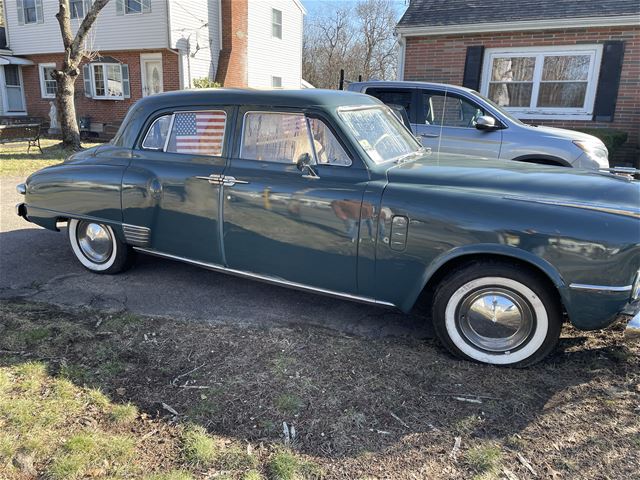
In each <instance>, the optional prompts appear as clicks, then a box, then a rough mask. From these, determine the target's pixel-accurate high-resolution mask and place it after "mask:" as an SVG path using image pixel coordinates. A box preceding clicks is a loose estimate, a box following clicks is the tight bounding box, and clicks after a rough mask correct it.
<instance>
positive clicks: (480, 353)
mask: <svg viewBox="0 0 640 480" xmlns="http://www.w3.org/2000/svg"><path fill="white" fill-rule="evenodd" d="M432 314H433V323H434V328H435V331H436V334H437V336H438V338H439V340H440V341H441V343H442V344H443V345H444V346H445V347H447V348H448V349H449V350H450V351H451V352H452V353H454V354H455V355H457V356H459V357H462V358H465V359H468V360H474V361H477V362H481V363H488V364H494V365H509V366H519V367H522V366H527V365H531V364H534V363H536V362H538V361H540V360H541V359H542V358H544V357H545V356H547V355H548V354H549V353H550V352H551V351H552V350H553V349H554V347H555V346H556V344H557V343H558V339H559V337H560V329H561V326H562V312H561V308H560V305H559V302H558V300H557V299H556V296H555V292H554V291H553V290H552V287H550V286H549V285H548V282H546V281H545V279H544V278H541V277H540V275H538V274H536V273H533V272H530V271H528V270H525V269H523V268H522V267H521V266H519V265H514V264H509V263H497V262H477V263H473V264H469V265H468V266H466V267H464V268H463V269H461V270H458V271H455V272H452V273H450V274H449V275H447V276H446V277H445V278H443V280H442V282H441V283H440V285H439V286H438V288H437V289H436V292H435V295H434V302H433V310H432Z"/></svg>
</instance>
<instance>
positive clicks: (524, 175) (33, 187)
mask: <svg viewBox="0 0 640 480" xmlns="http://www.w3.org/2000/svg"><path fill="white" fill-rule="evenodd" d="M18 190H19V192H21V193H23V194H24V195H25V200H24V203H21V204H19V205H18V206H17V211H18V214H19V215H21V216H22V217H24V218H25V219H27V220H29V221H30V222H33V223H36V224H38V225H41V226H43V227H45V228H49V229H52V230H56V229H57V227H58V225H60V224H61V222H66V223H67V224H68V228H67V232H68V237H69V241H70V243H71V249H72V251H73V253H74V254H75V256H76V257H77V259H78V260H79V261H80V263H81V264H82V265H84V266H85V267H86V268H88V269H89V270H91V271H93V272H96V273H116V272H119V271H122V270H124V269H125V268H127V267H128V266H129V265H130V264H131V262H132V259H133V254H134V253H135V252H140V253H145V254H151V255H157V256H160V257H165V258H169V259H175V260H181V261H184V262H188V263H191V264H195V265H200V266H203V267H206V268H210V269H213V270H217V271H221V272H226V273H230V274H234V275H239V276H243V277H248V278H252V279H257V280H263V281H267V282H271V283H275V284H278V285H284V286H289V287H293V288H298V289H302V290H307V291H312V292H318V293H322V294H328V295H333V296H336V297H341V298H345V299H351V300H356V301H361V302H367V303H372V304H379V305H386V306H390V307H396V308H398V309H400V310H402V311H404V312H409V311H410V310H411V309H412V308H413V307H414V306H416V305H421V306H422V307H425V306H427V307H428V310H430V315H427V316H426V318H429V317H430V318H431V319H432V321H433V324H434V327H435V331H436V334H437V336H438V337H439V339H440V341H441V342H442V343H443V344H444V345H445V346H446V347H447V348H448V349H449V350H450V351H451V352H453V353H454V354H456V355H458V356H460V357H463V358H466V359H471V360H475V361H478V362H484V363H490V364H498V365H515V366H524V365H529V364H532V363H534V362H536V361H538V360H540V359H541V358H543V357H544V356H545V355H547V354H548V353H549V352H551V350H552V349H553V348H554V346H555V345H556V343H557V341H558V338H559V335H560V329H561V325H562V323H563V321H565V319H568V321H570V322H572V323H573V325H575V326H576V327H578V328H580V329H599V328H604V327H606V326H608V325H609V324H611V323H612V322H613V321H614V320H615V319H616V318H618V317H619V316H620V315H628V316H631V317H632V318H631V320H630V321H629V323H628V325H627V331H628V332H630V333H632V334H637V333H638V331H639V329H640V314H639V313H638V312H639V311H640V300H639V297H640V274H639V270H640V184H639V183H638V182H636V181H633V180H630V179H627V178H622V177H620V176H615V175H612V174H610V173H598V172H594V171H586V170H578V169H571V170H569V169H560V168H557V167H549V166H540V165H531V164H524V163H523V164H521V163H516V162H503V161H481V162H480V161H477V159H474V158H461V157H446V156H438V155H435V154H431V153H430V152H428V151H426V150H425V149H424V148H422V147H421V145H420V143H419V142H418V141H417V140H416V139H415V138H414V137H413V135H412V134H411V133H410V132H409V131H408V130H407V129H406V127H404V126H403V124H402V123H401V122H400V121H398V119H397V118H396V116H395V115H394V114H393V113H392V112H391V111H390V110H389V108H388V107H386V106H385V105H383V104H382V103H381V102H380V101H378V100H377V99H375V98H373V97H370V96H367V95H362V94H358V93H351V92H334V91H322V90H307V91H290V92H289V91H272V92H257V91H243V90H199V91H184V92H174V93H164V94H159V95H154V96H150V97H146V98H144V99H142V100H140V101H139V102H137V103H136V104H135V105H134V106H133V107H132V108H131V109H130V111H129V113H128V114H127V116H126V118H125V120H124V122H123V124H122V126H121V128H120V130H119V131H118V133H117V135H116V137H115V138H114V139H113V141H112V142H111V143H110V144H107V145H103V146H98V147H95V148H92V149H89V150H85V151H82V152H80V153H77V154H74V155H72V156H71V157H70V158H69V159H68V160H66V161H65V162H64V163H63V164H61V165H56V166H51V167H48V168H45V169H43V170H40V171H38V172H36V173H34V174H33V175H31V176H30V177H29V178H28V179H27V181H26V183H25V184H22V185H19V186H18ZM421 310H423V311H424V308H421Z"/></svg>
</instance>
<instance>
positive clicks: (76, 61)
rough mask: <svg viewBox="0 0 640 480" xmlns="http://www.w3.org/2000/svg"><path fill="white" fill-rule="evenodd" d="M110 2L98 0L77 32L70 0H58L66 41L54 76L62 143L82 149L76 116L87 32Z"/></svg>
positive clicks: (68, 146)
mask: <svg viewBox="0 0 640 480" xmlns="http://www.w3.org/2000/svg"><path fill="white" fill-rule="evenodd" d="M107 3H109V0H95V1H94V2H93V4H92V5H91V8H90V9H89V11H88V12H86V15H85V17H84V19H83V20H82V23H81V24H80V26H79V27H78V31H77V32H76V34H75V36H74V35H73V31H72V29H71V15H70V8H69V0H58V4H59V8H58V13H57V14H56V18H57V19H58V23H59V24H60V33H61V34H62V44H63V46H64V60H63V62H62V68H61V69H59V70H58V69H56V70H55V71H54V72H53V74H52V76H53V78H54V79H55V80H56V85H57V88H56V105H57V108H58V113H59V115H60V129H61V130H62V146H63V147H65V148H70V149H73V150H79V149H80V148H81V145H80V131H79V130H78V122H77V120H76V109H75V104H74V94H75V83H76V79H77V78H78V75H79V73H80V64H81V63H82V60H83V59H84V58H85V57H88V56H89V55H90V52H89V51H88V50H87V49H86V48H85V44H86V39H87V35H88V34H89V31H90V30H91V27H92V26H93V23H94V22H95V21H96V18H97V17H98V14H99V13H100V11H101V10H102V9H103V8H104V6H105V5H106V4H107Z"/></svg>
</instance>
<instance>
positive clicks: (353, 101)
mask: <svg viewBox="0 0 640 480" xmlns="http://www.w3.org/2000/svg"><path fill="white" fill-rule="evenodd" d="M371 103H376V102H373V101H372V100H371V97H369V96H367V95H363V94H360V93H356V92H347V91H341V90H322V89H315V88H310V89H301V90H251V89H240V88H206V89H205V88H202V89H200V88H197V89H189V90H179V91H172V92H165V93H159V94H157V95H151V96H148V97H144V98H143V99H141V100H140V101H139V106H140V107H142V108H145V109H149V110H154V109H155V108H154V107H159V108H165V107H170V106H180V105H198V104H220V105H264V106H279V107H308V106H325V107H330V106H340V105H362V104H371Z"/></svg>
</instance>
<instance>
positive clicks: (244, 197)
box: [223, 108, 373, 293]
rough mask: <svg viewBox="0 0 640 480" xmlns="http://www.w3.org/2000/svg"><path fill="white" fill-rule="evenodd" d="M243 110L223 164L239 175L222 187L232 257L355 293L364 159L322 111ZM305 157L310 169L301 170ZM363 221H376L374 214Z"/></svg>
mask: <svg viewBox="0 0 640 480" xmlns="http://www.w3.org/2000/svg"><path fill="white" fill-rule="evenodd" d="M240 116H241V117H242V119H241V120H239V122H240V121H242V122H243V123H242V128H241V131H242V138H241V139H239V140H240V141H241V145H239V146H238V152H237V155H234V157H233V158H232V159H231V160H230V163H229V168H228V170H227V171H226V172H225V178H229V177H232V178H233V179H235V180H236V183H234V184H233V185H226V186H225V187H224V189H225V194H224V207H223V212H224V213H223V215H224V251H225V257H226V262H227V265H228V266H229V268H232V269H237V270H242V271H245V272H253V273H255V274H257V275H263V276H269V277H272V278H278V279H280V280H283V281H287V282H292V283H297V284H302V285H306V286H312V287H315V288H317V289H325V290H331V291H335V292H344V293H355V292H356V290H357V282H356V275H357V253H358V235H359V229H360V228H361V227H360V221H361V212H360V211H361V205H362V197H363V194H364V191H365V188H366V186H367V182H368V179H369V176H368V171H367V170H366V168H365V166H364V165H363V164H362V163H361V161H360V160H359V159H357V157H355V156H353V155H350V154H349V150H348V148H346V147H345V143H344V142H343V141H342V140H341V138H340V135H339V134H338V132H336V131H335V130H334V129H333V128H332V127H331V124H330V122H329V121H328V120H327V119H326V118H323V117H322V116H313V115H310V116H305V114H304V113H303V112H301V111H293V110H291V111H287V110H285V111H264V109H262V110H261V109H258V108H256V109H251V108H244V109H240V111H239V117H240ZM238 130H239V131H240V124H238ZM307 156H308V157H307ZM305 157H307V158H311V159H312V162H311V163H312V166H311V170H310V169H305V170H303V171H301V170H300V169H299V168H298V167H297V166H296V162H297V161H298V160H299V159H301V158H305ZM364 223H365V224H366V225H369V228H373V223H372V219H368V218H365V219H364Z"/></svg>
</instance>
